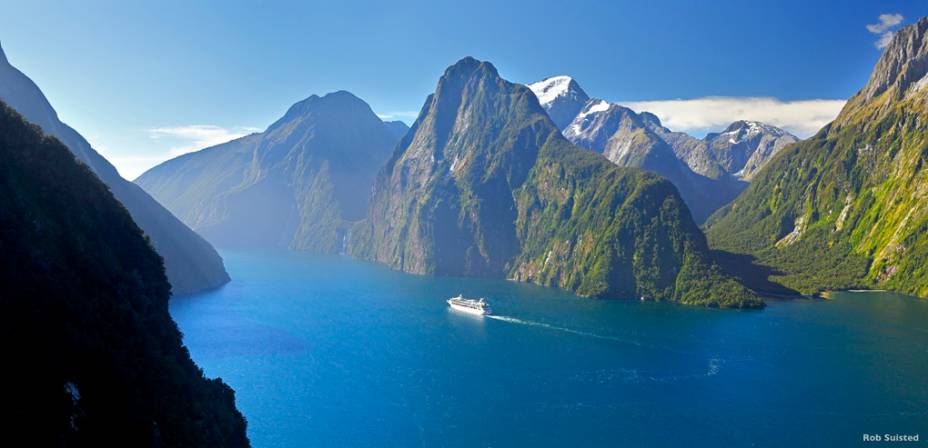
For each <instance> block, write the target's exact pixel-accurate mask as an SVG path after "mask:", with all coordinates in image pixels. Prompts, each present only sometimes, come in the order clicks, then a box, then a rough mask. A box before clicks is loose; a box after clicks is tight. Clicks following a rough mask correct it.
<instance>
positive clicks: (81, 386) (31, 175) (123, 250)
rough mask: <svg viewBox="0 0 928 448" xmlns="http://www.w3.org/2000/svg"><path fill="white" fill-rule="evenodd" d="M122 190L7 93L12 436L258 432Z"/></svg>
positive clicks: (6, 281) (188, 441) (174, 438)
mask: <svg viewBox="0 0 928 448" xmlns="http://www.w3.org/2000/svg"><path fill="white" fill-rule="evenodd" d="M7 72H8V71H7ZM9 82H10V80H9V78H4V79H3V81H2V82H0V85H2V86H4V89H7V88H9V87H10V84H9ZM26 104H33V105H34V104H35V103H26ZM39 106H41V104H40V105H39ZM49 110H50V108H47V107H40V108H38V109H34V110H30V112H31V113H36V112H41V111H45V112H48V111H49ZM45 118H47V119H48V120H51V119H53V118H54V115H49V116H46V117H45ZM45 124H46V125H48V124H49V121H46V122H45ZM64 129H67V130H69V128H64ZM70 132H73V131H70ZM62 135H65V136H68V134H62ZM73 135H76V134H73ZM84 149H88V148H84ZM91 155H95V153H93V154H91ZM96 157H99V156H96ZM89 160H90V161H95V162H100V160H101V159H97V158H89ZM107 167H108V165H102V166H101V168H107ZM111 190H113V188H112V186H109V187H108V186H107V185H105V184H104V183H103V182H101V179H100V178H99V177H98V176H97V175H95V174H94V172H93V171H92V170H91V167H90V166H88V165H86V164H83V163H80V162H78V161H77V159H75V157H74V154H73V150H70V151H69V148H67V147H65V146H64V145H63V144H62V142H61V141H59V140H58V139H57V138H54V137H51V138H50V137H47V136H45V135H43V134H42V132H41V131H40V129H39V128H38V127H36V126H34V125H30V124H28V123H27V122H26V121H25V120H24V119H23V118H22V117H21V116H20V115H19V114H17V113H16V112H15V111H13V110H12V109H10V108H8V107H7V106H6V105H5V104H4V103H3V102H2V101H0V248H2V256H0V299H2V300H0V301H2V304H3V313H2V317H0V328H2V336H3V337H2V338H0V340H2V342H0V348H2V350H3V356H4V366H3V374H2V378H3V383H4V384H5V385H6V386H7V390H6V391H5V392H4V394H3V403H4V406H5V407H6V408H7V409H8V410H10V411H11V412H9V413H8V415H7V416H6V417H4V424H5V426H6V427H5V430H4V433H5V436H6V437H7V438H8V440H20V441H22V442H18V443H25V444H26V445H31V446H224V447H245V446H248V439H247V437H246V432H245V419H244V418H242V415H241V414H240V413H239V412H238V411H237V410H236V409H235V396H234V394H233V392H232V389H230V388H229V387H228V386H227V385H225V384H224V383H223V382H222V381H221V380H218V379H212V380H208V379H206V378H204V376H203V372H202V371H201V370H200V369H199V368H198V367H197V366H196V365H195V364H194V363H193V361H192V360H191V359H190V354H189V353H188V352H187V349H186V348H185V347H183V346H182V345H181V334H180V332H179V331H177V326H176V325H175V324H174V321H173V320H171V316H170V314H168V297H169V295H170V291H171V285H169V284H168V279H167V277H166V276H165V271H164V266H163V265H162V259H161V257H159V256H158V254H156V253H155V251H154V250H152V248H151V246H150V245H149V243H148V241H146V238H145V236H144V235H143V234H142V231H141V230H140V229H139V227H138V226H137V225H136V223H135V222H133V219H132V217H130V215H129V213H128V212H127V211H126V208H124V207H123V206H122V205H121V204H120V203H119V202H117V200H116V198H115V197H114V193H113V192H111ZM168 216H169V215H168ZM14 444H15V443H14Z"/></svg>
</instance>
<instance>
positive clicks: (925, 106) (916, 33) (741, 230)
mask: <svg viewBox="0 0 928 448" xmlns="http://www.w3.org/2000/svg"><path fill="white" fill-rule="evenodd" d="M926 33H928V19H925V18H923V19H921V20H919V21H918V22H917V23H915V24H912V25H910V26H907V27H905V28H903V29H901V30H900V31H899V32H897V33H896V35H895V37H894V38H893V40H892V42H891V43H890V45H889V46H888V47H886V49H885V50H884V53H883V55H882V57H881V58H880V60H879V62H878V63H877V65H876V67H875V68H874V70H873V73H872V74H871V75H870V79H869V81H868V82H867V84H866V86H864V88H863V89H861V90H860V91H859V92H858V93H857V94H856V95H854V96H853V97H852V98H851V99H850V100H849V101H848V102H847V104H846V105H845V106H844V108H843V109H842V111H841V113H840V114H839V115H838V117H837V118H836V119H835V121H834V122H832V123H831V124H829V125H827V126H825V127H824V128H823V129H822V130H820V131H819V132H818V133H817V134H816V135H815V136H813V137H811V138H809V139H808V140H804V141H802V142H799V143H798V144H796V145H792V146H789V147H787V148H786V149H784V150H782V151H780V153H779V154H778V155H777V156H775V157H774V158H773V160H771V161H770V162H769V163H768V164H767V165H766V166H765V167H764V168H763V169H761V170H760V172H758V173H757V174H756V175H755V177H754V180H753V182H752V183H751V186H750V188H748V189H747V190H746V191H745V192H744V194H742V195H741V196H740V197H739V198H738V199H737V200H736V201H735V202H734V203H732V204H731V205H729V206H728V207H725V208H724V209H722V210H720V211H719V212H718V213H717V214H716V215H714V216H713V217H712V219H711V220H710V223H709V238H710V241H712V244H713V245H714V246H716V247H718V248H721V249H724V250H728V251H732V252H740V253H746V254H751V255H753V256H755V257H756V258H757V259H758V260H759V261H760V262H762V263H765V264H768V265H769V266H772V267H774V268H775V269H777V270H779V271H781V272H782V275H781V276H779V277H778V280H780V281H781V282H782V283H784V284H786V285H787V286H790V287H792V288H795V289H799V290H801V291H805V292H816V291H821V290H827V289H841V288H852V287H874V286H875V287H879V288H886V289H893V290H896V291H901V292H906V293H911V294H917V295H920V296H928V168H926V162H928V149H926V148H928V89H926V88H925V87H926V86H928V81H926V80H928V36H926Z"/></svg>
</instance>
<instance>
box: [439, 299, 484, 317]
mask: <svg viewBox="0 0 928 448" xmlns="http://www.w3.org/2000/svg"><path fill="white" fill-rule="evenodd" d="M448 305H450V306H451V309H453V310H455V311H460V312H462V313H467V314H473V315H476V316H483V315H486V314H489V312H488V311H487V310H480V309H477V308H471V307H469V306H462V305H458V304H456V303H453V302H451V301H448Z"/></svg>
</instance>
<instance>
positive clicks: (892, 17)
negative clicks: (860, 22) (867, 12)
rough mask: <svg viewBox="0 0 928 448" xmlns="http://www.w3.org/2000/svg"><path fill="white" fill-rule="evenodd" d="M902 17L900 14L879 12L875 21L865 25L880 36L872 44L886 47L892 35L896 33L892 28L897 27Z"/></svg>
mask: <svg viewBox="0 0 928 448" xmlns="http://www.w3.org/2000/svg"><path fill="white" fill-rule="evenodd" d="M904 19H905V18H904V17H902V14H880V16H879V17H878V18H877V23H873V24H869V25H867V31H869V32H871V33H873V34H878V35H879V36H880V37H879V39H877V40H876V42H874V44H873V45H875V46H876V48H879V49H883V48H886V46H887V45H889V43H890V42H892V40H893V35H895V34H896V32H895V31H894V30H893V29H894V28H896V27H898V26H899V24H901V23H902V21H903V20H904Z"/></svg>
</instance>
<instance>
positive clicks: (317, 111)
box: [268, 90, 376, 130]
mask: <svg viewBox="0 0 928 448" xmlns="http://www.w3.org/2000/svg"><path fill="white" fill-rule="evenodd" d="M309 115H316V116H318V117H331V118H332V119H344V118H345V117H347V116H359V115H364V116H376V115H375V114H374V111H373V110H372V109H371V107H370V105H368V104H367V103H366V102H364V100H362V99H361V98H358V97H357V96H355V95H354V94H353V93H351V92H349V91H347V90H338V91H335V92H330V93H327V94H325V95H323V96H319V95H315V94H314V95H310V96H309V97H308V98H306V99H304V100H301V101H298V102H296V103H295V104H293V105H292V106H290V108H289V109H288V110H287V113H286V114H284V116H283V117H281V118H280V119H279V120H277V121H276V122H275V123H274V124H272V125H271V126H270V127H269V128H268V130H270V129H273V128H276V127H278V126H280V125H282V124H284V123H288V122H291V121H293V120H295V119H297V118H302V117H307V116H309Z"/></svg>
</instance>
